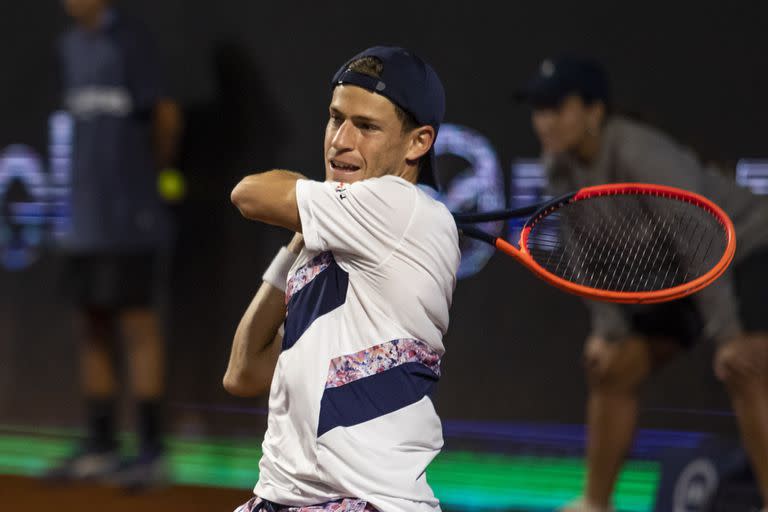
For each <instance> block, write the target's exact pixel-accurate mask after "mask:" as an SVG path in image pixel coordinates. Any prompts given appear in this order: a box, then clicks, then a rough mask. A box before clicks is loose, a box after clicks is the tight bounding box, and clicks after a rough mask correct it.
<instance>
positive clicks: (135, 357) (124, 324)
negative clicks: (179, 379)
mask: <svg viewBox="0 0 768 512" xmlns="http://www.w3.org/2000/svg"><path fill="white" fill-rule="evenodd" d="M120 326H121V330H122V334H123V337H124V338H125V343H126V346H127V353H128V365H129V371H130V381H131V389H132V391H133V393H134V396H135V397H136V399H137V400H155V399H159V398H160V397H162V395H163V393H164V390H165V386H164V383H165V345H164V343H163V337H162V330H161V327H160V320H159V317H158V315H157V313H155V312H154V311H153V310H151V309H149V308H134V309H130V310H127V311H125V312H123V313H121V315H120Z"/></svg>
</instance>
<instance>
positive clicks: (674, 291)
mask: <svg viewBox="0 0 768 512" xmlns="http://www.w3.org/2000/svg"><path fill="white" fill-rule="evenodd" d="M624 194H633V195H636V194H647V195H655V196H662V197H667V198H672V199H676V200H680V201H685V202H688V203H691V204H694V205H696V206H698V207H699V208H702V209H704V210H706V211H708V212H709V213H710V214H711V215H712V216H713V217H715V219H717V221H718V222H719V223H720V224H721V225H722V226H723V229H724V230H725V238H726V248H725V251H724V252H723V255H722V257H721V258H720V260H719V261H718V262H717V264H715V266H714V267H712V269H710V270H709V271H708V272H706V273H705V274H703V275H701V276H699V277H698V278H696V279H693V280H691V281H689V282H687V283H684V284H681V285H678V286H675V287H672V288H667V289H663V290H658V291H648V292H617V291H610V290H600V289H597V288H591V287H588V286H583V285H579V284H576V283H572V282H570V281H567V280H565V279H562V278H560V277H558V276H556V275H554V274H553V273H551V272H549V271H548V270H546V269H545V268H543V267H542V266H541V265H539V264H538V263H536V261H535V260H534V259H533V258H532V257H531V255H530V253H529V251H528V248H527V247H528V236H529V234H530V232H531V229H532V228H533V226H535V225H536V223H537V222H538V221H539V220H540V219H542V218H544V217H546V216H547V215H549V214H550V213H552V212H553V211H555V210H557V209H558V208H559V207H561V206H562V205H564V204H567V203H570V202H574V201H580V200H584V199H588V198H592V197H598V196H611V195H624ZM524 210H529V209H524ZM521 211H522V210H521ZM479 215H483V214H479ZM492 215H493V214H492V213H489V214H485V216H486V217H490V216H492ZM509 216H511V215H509V214H508V215H507V217H509ZM457 217H461V216H460V215H459V216H457ZM470 236H473V237H475V238H478V237H477V236H474V235H470ZM487 236H488V237H489V238H486V241H487V242H489V243H492V244H493V245H494V246H495V247H496V248H497V249H498V250H499V251H501V252H503V253H504V254H507V255H509V256H512V257H513V258H515V259H516V260H517V261H518V262H520V263H522V264H523V265H525V267H527V268H528V269H529V270H531V271H532V272H533V273H534V274H536V275H537V276H538V277H540V278H541V279H543V280H544V281H546V282H548V283H549V284H551V285H553V286H556V287H557V288H559V289H561V290H563V291H566V292H569V293H573V294H576V295H580V296H582V297H587V298H590V299H597V300H602V301H607V302H619V303H633V304H638V303H644V304H653V303H658V302H667V301H671V300H675V299H679V298H682V297H685V296H687V295H691V294H692V293H695V292H697V291H699V290H701V289H702V288H704V287H706V286H708V285H709V284H711V283H712V282H714V281H715V280H716V279H717V278H718V277H720V276H721V275H722V274H723V272H725V270H726V269H727V268H728V265H729V264H730V263H731V261H732V260H733V256H734V253H735V252H736V235H735V231H734V228H733V222H731V219H730V218H729V217H728V215H727V214H726V213H725V212H724V211H723V210H722V209H721V208H720V207H719V206H718V205H716V204H715V203H713V202H712V201H710V200H709V199H707V198H706V197H703V196H701V195H699V194H695V193H693V192H689V191H687V190H682V189H679V188H675V187H668V186H664V185H654V184H649V183H613V184H608V185H598V186H594V187H586V188H582V189H581V190H579V191H578V192H576V193H573V194H568V195H565V196H562V197H559V198H557V199H555V200H553V201H549V202H547V203H544V204H543V205H541V206H540V207H539V208H538V209H537V211H536V212H535V213H534V214H533V215H532V216H531V217H530V218H529V219H528V220H527V221H526V222H525V224H524V226H523V229H522V232H521V233H520V241H519V245H520V247H519V248H518V247H515V246H514V245H513V244H511V243H509V242H507V241H506V240H504V239H503V238H498V237H493V236H490V235H487Z"/></svg>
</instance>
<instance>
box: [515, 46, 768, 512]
mask: <svg viewBox="0 0 768 512" xmlns="http://www.w3.org/2000/svg"><path fill="white" fill-rule="evenodd" d="M519 96H520V99H522V100H524V101H526V102H527V103H529V104H530V105H531V106H532V108H533V114H532V120H533V127H534V131H535V132H536V135H537V136H538V138H539V140H540V142H541V146H542V151H543V155H544V164H545V167H546V170H547V173H548V176H549V180H550V184H551V189H552V190H551V191H552V193H554V194H559V193H565V192H568V191H571V190H576V189H578V188H581V187H584V186H589V185H597V184H602V183H613V182H643V183H655V184H661V185H670V186H675V187H679V188H683V189H686V190H690V191H692V192H697V193H700V194H702V195H704V196H705V197H708V198H710V199H711V200H713V201H714V202H715V203H717V204H718V205H720V206H721V207H722V208H723V209H724V210H725V211H726V212H727V213H728V214H729V216H730V217H731V219H732V220H733V222H734V225H735V229H736V234H737V236H736V239H737V251H736V256H735V259H734V264H735V271H733V272H730V271H729V272H726V274H725V275H724V276H722V277H721V278H720V279H719V280H718V281H716V282H715V283H714V284H713V285H711V286H710V287H708V288H706V289H704V290H702V291H701V292H699V293H697V294H695V295H693V296H691V297H689V298H686V299H682V300H679V301H675V302H671V303H667V304H664V305H656V306H621V305H617V304H607V303H602V302H589V308H590V312H591V319H592V332H591V334H590V335H589V337H588V339H587V342H586V346H585V350H584V356H585V364H586V371H587V378H588V381H589V390H590V391H589V400H588V404H587V418H588V429H589V440H588V445H587V469H588V471H587V482H586V491H585V495H584V498H583V500H581V501H580V503H579V504H578V505H574V506H573V507H569V508H568V510H580V511H603V510H608V509H609V508H610V507H609V506H610V501H611V494H612V492H613V489H614V485H615V483H616V478H617V476H618V473H619V470H620V468H621V464H622V461H623V459H624V458H625V456H626V454H627V452H628V450H629V448H630V446H631V443H632V438H633V435H634V431H635V427H636V423H637V411H638V399H637V398H638V388H639V387H640V385H641V384H642V383H643V382H644V381H646V379H647V378H648V377H649V376H650V375H651V373H652V372H653V371H654V370H656V369H657V368H658V367H660V366H662V365H663V364H665V363H666V362H668V361H669V360H670V359H671V358H673V357H674V356H676V355H678V354H680V353H681V352H683V350H684V349H686V348H689V347H690V346H691V345H692V344H693V343H695V342H696V341H698V340H700V339H709V340H712V341H714V342H715V343H716V344H717V351H716V356H715V361H714V368H715V373H716V374H717V377H718V378H719V379H720V380H722V381H723V382H724V383H725V385H726V387H727V389H728V392H729V394H730V397H731V401H732V404H733V407H734V410H735V412H736V416H737V418H738V421H739V426H740V429H741V434H742V440H743V443H744V446H745V448H746V450H747V452H748V453H749V456H750V458H751V461H752V464H753V466H754V469H755V473H756V476H757V480H758V483H759V486H760V490H761V492H762V496H763V500H764V501H765V500H766V499H768V315H767V314H766V309H765V308H766V304H768V229H766V226H768V203H767V202H766V201H764V200H763V199H761V198H758V197H756V196H754V195H752V194H751V193H749V192H748V191H747V190H746V189H742V188H739V187H737V186H736V185H735V184H734V183H733V182H732V181H730V180H727V179H725V178H724V177H723V176H722V174H721V173H719V172H717V171H715V170H712V169H706V168H704V167H703V166H702V165H701V164H700V163H699V162H698V160H697V159H696V158H695V156H694V155H693V154H692V152H690V151H689V150H687V149H686V148H684V147H682V146H680V145H679V144H677V143H676V142H674V141H673V140H671V139H670V138H669V137H668V136H667V135H665V134H663V133H661V132H659V131H658V130H656V129H654V128H651V127H649V126H647V125H645V124H641V123H638V122H635V121H632V120H629V119H627V118H624V117H621V116H618V115H612V114H611V108H610V107H611V101H610V99H611V97H610V90H609V84H608V79H607V76H606V74H605V72H604V71H603V69H602V67H601V66H600V65H599V64H598V63H596V62H594V61H591V60H589V59H585V58H581V57H562V58H559V59H547V60H545V61H544V62H543V63H542V64H541V67H540V69H539V72H538V74H537V75H536V76H534V77H533V78H532V79H531V80H530V81H529V82H528V83H527V85H526V86H525V87H524V88H523V89H522V90H521V91H520V92H519Z"/></svg>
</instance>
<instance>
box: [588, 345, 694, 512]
mask: <svg viewBox="0 0 768 512" xmlns="http://www.w3.org/2000/svg"><path fill="white" fill-rule="evenodd" d="M678 350H679V349H678V348H677V345H674V344H671V343H668V342H662V341H653V342H651V341H648V340H644V339H642V338H637V337H632V338H626V339H624V340H621V341H618V342H608V341H606V340H603V339H600V338H590V339H589V340H587V344H586V347H585V351H584V355H585V365H586V370H587V377H588V381H589V399H588V401H587V428H588V439H587V481H586V489H585V493H584V501H585V505H586V508H587V509H589V508H592V509H597V510H600V509H607V508H608V507H609V506H610V504H611V495H612V494H613V490H614V486H615V484H616V480H617V478H618V475H619V471H620V470H621V466H622V464H623V462H624V459H625V458H626V455H627V453H628V452H629V449H630V447H631V445H632V440H633V438H634V434H635V429H636V426H637V414H638V413H637V411H638V390H639V387H640V385H641V384H642V383H643V382H644V381H645V380H646V379H647V377H648V375H649V374H650V372H651V370H652V369H653V368H654V367H655V366H657V365H659V364H662V363H663V362H665V361H666V360H668V359H669V358H670V357H672V356H673V355H674V354H675V353H677V352H678Z"/></svg>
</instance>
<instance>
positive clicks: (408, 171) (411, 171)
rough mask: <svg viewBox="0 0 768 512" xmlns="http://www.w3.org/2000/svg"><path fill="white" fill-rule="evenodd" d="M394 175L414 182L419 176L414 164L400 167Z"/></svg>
mask: <svg viewBox="0 0 768 512" xmlns="http://www.w3.org/2000/svg"><path fill="white" fill-rule="evenodd" d="M394 175H395V176H397V177H399V178H403V179H404V180H405V181H408V182H410V183H416V182H417V181H418V178H419V168H418V166H416V165H408V166H405V167H403V168H402V169H400V171H399V172H396V173H394Z"/></svg>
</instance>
